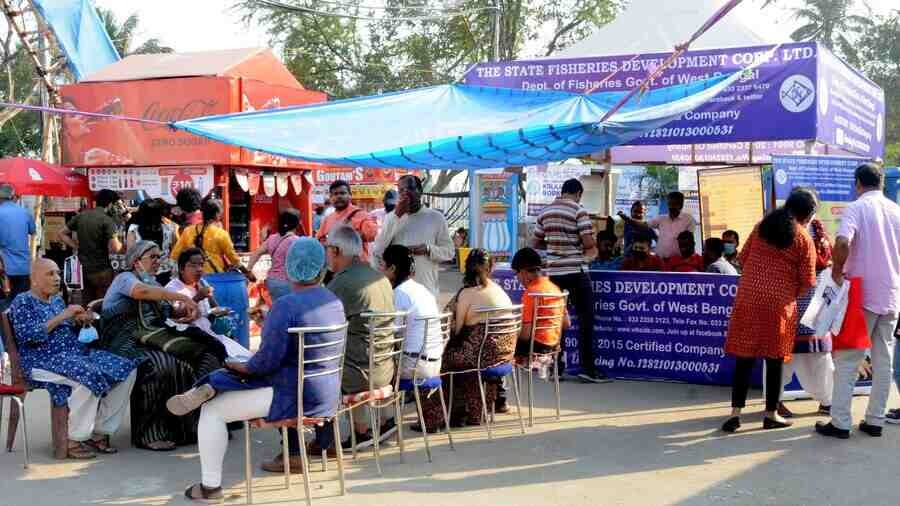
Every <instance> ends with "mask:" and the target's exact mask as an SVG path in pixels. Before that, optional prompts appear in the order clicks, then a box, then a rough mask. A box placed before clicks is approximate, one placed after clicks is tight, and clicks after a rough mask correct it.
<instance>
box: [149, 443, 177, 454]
mask: <svg viewBox="0 0 900 506" xmlns="http://www.w3.org/2000/svg"><path fill="white" fill-rule="evenodd" d="M161 443H167V444H166V445H164V446H157V447H155V448H154V447H153V446H151V445H155V444H161ZM141 448H142V449H144V450H150V451H151V452H170V451H173V450H175V449H176V448H178V445H176V444H175V443H173V442H171V441H154V442H152V443H150V444H145V445H141Z"/></svg>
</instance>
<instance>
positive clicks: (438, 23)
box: [235, 0, 622, 192]
mask: <svg viewBox="0 0 900 506" xmlns="http://www.w3.org/2000/svg"><path fill="white" fill-rule="evenodd" d="M494 1H495V0H461V1H451V0H445V1H436V2H435V1H432V2H429V3H427V4H425V3H422V4H415V6H411V5H410V4H409V3H408V0H403V1H401V0H386V1H385V2H384V3H379V2H373V1H371V0H334V1H317V2H312V1H305V2H304V1H303V0H281V1H280V2H275V1H270V0H240V1H239V2H238V3H237V4H236V5H235V8H236V9H238V10H239V11H241V12H243V13H244V19H245V21H246V22H248V23H249V22H254V21H255V22H259V23H262V24H263V25H265V26H266V27H267V29H268V32H269V34H270V36H271V38H272V43H273V46H276V47H277V46H281V47H283V48H284V60H285V63H286V65H287V67H288V68H289V69H290V70H291V71H292V72H293V73H294V75H295V76H296V77H297V79H298V80H299V81H300V82H301V83H303V85H304V86H306V87H307V88H312V89H318V90H322V91H325V92H327V93H328V94H329V95H331V96H333V97H336V98H346V97H354V96H361V95H373V94H379V93H384V92H389V91H396V90H404V89H410V88H416V87H422V86H430V85H435V84H443V83H449V82H453V81H455V80H457V79H458V78H460V77H461V76H462V74H463V73H464V72H465V71H466V69H468V68H469V67H470V66H471V65H473V64H475V63H478V62H482V61H487V60H490V59H492V52H493V51H492V45H493V44H492V41H493V38H494V37H493V35H494V13H495V12H496V11H495V10H494V9H493V6H494V5H495V4H494ZM496 1H497V5H499V7H500V13H501V17H500V21H501V22H500V32H499V55H500V59H501V60H512V59H516V58H518V57H522V56H545V55H548V54H551V53H553V52H555V51H558V50H560V49H562V48H565V47H566V46H567V45H570V44H571V43H572V42H575V41H577V40H580V39H581V38H583V37H585V36H586V35H587V34H588V33H590V31H591V30H593V29H594V28H596V27H598V26H600V25H602V24H605V23H608V22H609V21H611V20H612V19H613V18H614V17H615V15H616V13H617V12H618V10H619V9H620V8H621V4H622V0H545V1H542V2H525V1H523V0H496ZM291 7H300V8H302V9H311V10H313V11H316V12H315V13H310V12H308V11H307V12H302V11H298V10H296V9H292V8H291ZM452 13H458V14H456V15H453V14H452ZM343 16H353V17H343ZM423 17H428V18H429V19H421V18H423ZM458 173H459V171H442V172H441V173H440V174H439V175H438V176H437V177H436V178H433V181H430V183H431V184H430V185H429V191H431V192H440V191H443V190H444V189H445V188H446V187H447V186H448V185H449V184H450V181H451V180H452V179H453V177H454V176H455V175H456V174H458ZM430 179H432V178H429V180H430Z"/></svg>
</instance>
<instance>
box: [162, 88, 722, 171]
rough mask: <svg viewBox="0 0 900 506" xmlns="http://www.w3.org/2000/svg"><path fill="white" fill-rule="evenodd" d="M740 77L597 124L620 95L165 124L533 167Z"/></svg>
mask: <svg viewBox="0 0 900 506" xmlns="http://www.w3.org/2000/svg"><path fill="white" fill-rule="evenodd" d="M739 77H740V76H739V73H732V74H727V75H722V76H718V77H712V78H708V79H700V80H697V81H694V82H692V83H690V84H684V85H676V86H671V87H667V88H659V89H655V90H651V91H649V92H647V93H644V94H643V95H642V96H640V97H638V98H634V99H632V100H631V101H629V102H628V103H627V104H626V105H625V106H624V107H622V108H621V109H619V110H618V111H617V112H616V113H615V114H614V115H612V117H610V118H609V119H608V120H607V121H604V122H602V123H601V122H600V120H601V119H602V118H603V116H604V114H605V113H606V112H607V111H609V110H610V109H612V108H613V106H614V105H615V104H616V103H617V102H618V101H619V100H621V99H622V98H623V97H624V94H623V93H622V92H604V93H595V94H590V95H584V94H575V93H568V92H556V91H522V90H512V89H503V88H490V87H483V86H473V85H462V84H454V85H443V86H434V87H429V88H422V89H416V90H411V91H404V92H398V93H391V94H385V95H379V96H372V97H363V98H357V99H348V100H341V101H335V102H329V103H325V104H316V105H309V106H301V107H289V108H282V109H275V110H265V111H257V112H251V113H240V114H231V115H222V116H209V117H205V118H197V119H190V120H186V121H180V122H177V123H175V124H174V125H173V126H174V127H175V128H177V129H181V130H185V131H188V132H192V133H194V134H197V135H200V136H204V137H208V138H211V139H214V140H217V141H221V142H224V143H227V144H234V145H238V146H242V147H245V148H249V149H253V150H258V151H263V152H267V153H272V154H275V155H282V156H288V157H292V158H297V159H301V160H307V161H311V162H321V163H325V164H337V165H351V166H365V167H378V168H433V169H444V168H495V167H508V166H521V165H535V164H540V163H545V162H552V161H560V160H565V159H568V158H572V157H578V156H586V155H590V154H591V153H596V152H599V151H602V150H604V149H607V148H609V147H611V146H616V145H619V144H622V143H624V142H627V141H629V140H632V139H635V138H637V137H639V136H641V135H643V134H644V133H646V132H649V131H650V130H653V129H655V128H657V127H659V126H662V125H664V124H666V123H669V122H670V121H672V120H673V119H676V118H678V117H679V116H681V115H682V114H684V113H686V112H689V111H691V110H692V109H694V108H696V107H698V106H700V105H701V104H703V103H705V102H706V101H708V100H710V99H711V98H713V97H715V96H716V95H717V94H719V93H720V92H721V91H723V90H724V89H725V88H727V87H728V86H730V85H731V84H733V83H734V82H735V81H736V80H737V79H738V78H739Z"/></svg>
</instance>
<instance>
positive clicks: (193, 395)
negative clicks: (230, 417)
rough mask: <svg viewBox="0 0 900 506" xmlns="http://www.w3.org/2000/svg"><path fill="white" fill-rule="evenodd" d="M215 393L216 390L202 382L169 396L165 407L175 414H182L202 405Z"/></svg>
mask: <svg viewBox="0 0 900 506" xmlns="http://www.w3.org/2000/svg"><path fill="white" fill-rule="evenodd" d="M215 395H216V390H215V389H214V388H213V387H212V386H210V385H208V384H203V385H200V386H199V387H194V388H192V389H190V390H188V391H187V392H185V393H183V394H178V395H173V396H172V397H170V398H169V400H167V401H166V409H168V410H169V412H170V413H172V414H173V415H175V416H184V415H186V414H188V413H190V412H191V411H193V410H195V409H197V408H199V407H200V406H202V405H203V403H204V402H206V401H208V400H210V399H212V398H213V397H215Z"/></svg>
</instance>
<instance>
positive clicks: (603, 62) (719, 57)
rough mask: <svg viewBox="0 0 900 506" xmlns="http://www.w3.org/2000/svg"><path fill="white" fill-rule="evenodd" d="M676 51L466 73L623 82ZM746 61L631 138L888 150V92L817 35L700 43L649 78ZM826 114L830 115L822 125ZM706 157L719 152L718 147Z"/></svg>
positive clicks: (708, 73)
mask: <svg viewBox="0 0 900 506" xmlns="http://www.w3.org/2000/svg"><path fill="white" fill-rule="evenodd" d="M669 56H670V53H657V54H644V55H622V56H597V57H585V58H573V59H541V60H521V61H510V62H492V63H482V64H479V65H476V66H475V67H473V68H472V69H471V70H469V72H468V73H467V74H466V76H465V82H466V83H467V84H474V85H482V86H494V87H501V88H516V89H522V90H556V91H568V92H574V93H586V92H589V91H592V90H593V91H597V92H604V91H614V92H625V91H630V90H632V89H634V88H636V87H638V86H639V85H641V83H642V82H643V79H644V78H646V76H647V74H648V73H649V72H650V71H652V70H654V69H655V68H657V67H659V66H660V65H661V64H662V63H663V62H664V61H665V60H666V59H667V58H668V57H669ZM738 71H741V72H743V75H742V77H741V79H740V80H739V81H738V82H736V83H735V84H734V85H732V86H730V87H729V88H728V89H726V90H725V91H724V92H722V93H720V94H719V95H718V96H717V97H715V98H713V99H712V100H710V101H708V102H707V103H705V104H703V105H701V106H700V107H698V108H697V109H695V110H693V111H691V112H688V113H685V114H683V115H682V116H681V118H680V119H677V120H675V121H672V122H670V123H668V124H666V125H664V126H663V127H660V128H657V129H655V130H652V131H650V132H648V133H646V134H644V135H643V136H641V137H638V138H636V139H633V140H631V141H629V142H628V144H629V145H632V146H668V145H681V146H685V145H688V146H689V145H692V144H715V143H743V142H746V143H749V142H756V141H796V140H798V139H799V140H815V139H819V140H822V141H823V142H826V143H828V144H832V145H834V146H836V147H839V148H841V149H845V150H848V151H852V152H854V153H858V154H861V155H865V156H871V157H875V156H883V153H884V143H883V138H884V137H883V136H884V92H883V91H882V90H880V89H879V88H878V87H877V86H876V85H874V84H873V83H872V82H871V81H868V80H866V79H865V78H864V77H862V76H861V75H859V74H858V73H856V72H855V71H853V70H852V69H850V68H849V67H848V66H847V65H846V64H845V63H843V62H841V61H840V60H838V59H837V58H835V57H834V56H833V55H831V53H830V52H829V51H828V50H827V49H825V48H824V47H822V46H819V45H818V44H816V43H814V42H795V43H786V44H779V45H777V46H775V45H770V46H752V47H732V48H721V49H703V50H696V51H694V50H692V51H690V52H688V53H685V54H683V55H681V56H679V57H678V58H676V60H675V62H674V64H673V65H672V66H671V67H669V68H667V69H666V70H665V71H664V72H663V73H662V74H661V75H660V76H659V77H657V78H656V79H655V80H654V81H653V82H651V83H650V88H662V87H667V86H673V85H678V84H687V83H690V82H693V81H696V80H699V79H704V78H710V77H714V76H719V75H726V74H730V73H733V72H738ZM823 90H824V91H823ZM823 98H824V100H823ZM823 102H824V103H823ZM817 104H818V105H817ZM854 111H858V114H854V113H853V112H854ZM820 119H822V120H824V122H823V123H822V124H821V127H819V120H820ZM839 136H840V137H839ZM879 139H881V140H880V141H879ZM616 151H617V148H614V149H613V150H612V160H613V161H614V162H615V163H620V160H619V159H618V157H617V155H616ZM741 151H742V152H744V151H747V150H741ZM762 151H763V152H765V150H762ZM655 154H656V155H662V154H665V152H660V153H655ZM726 155H727V153H726ZM708 158H709V159H710V160H709V161H720V160H718V158H717V157H716V156H715V155H713V154H712V153H710V156H709V157H708ZM713 158H716V159H715V160H713ZM637 160H638V161H664V162H671V160H670V158H666V157H658V156H657V157H652V156H651V157H647V156H646V155H641V156H639V157H638V158H637ZM680 163H701V161H700V160H698V159H697V158H696V157H695V156H693V155H692V159H691V160H689V161H688V160H684V161H683V162H680Z"/></svg>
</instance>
